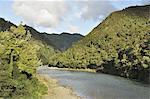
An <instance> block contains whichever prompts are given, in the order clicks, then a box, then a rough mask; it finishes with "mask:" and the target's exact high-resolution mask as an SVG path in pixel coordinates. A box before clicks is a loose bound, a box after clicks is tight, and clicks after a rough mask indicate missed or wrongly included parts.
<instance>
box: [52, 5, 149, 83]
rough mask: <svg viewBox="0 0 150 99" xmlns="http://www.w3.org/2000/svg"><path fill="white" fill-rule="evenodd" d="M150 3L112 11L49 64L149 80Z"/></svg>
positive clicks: (144, 80)
mask: <svg viewBox="0 0 150 99" xmlns="http://www.w3.org/2000/svg"><path fill="white" fill-rule="evenodd" d="M149 11H150V5H147V6H134V7H129V8H126V9H123V10H122V11H116V12H113V13H111V14H110V15H109V16H108V17H107V18H106V19H105V20H104V21H103V22H102V23H101V24H99V25H98V26H97V27H95V28H94V29H93V30H92V31H91V32H90V33H89V34H88V35H87V36H85V37H84V38H83V39H82V40H80V41H79V42H77V43H76V44H74V45H73V47H71V48H70V49H68V50H67V51H65V52H64V53H60V54H56V55H55V56H53V58H52V59H51V60H50V62H49V63H50V65H49V66H56V67H59V68H62V67H63V68H79V69H80V68H85V69H86V68H91V69H96V71H97V72H101V73H108V74H114V75H119V76H122V77H126V78H131V79H136V80H139V81H143V82H149V71H150V67H149V66H150V45H149V43H150V36H149V35H150V19H149Z"/></svg>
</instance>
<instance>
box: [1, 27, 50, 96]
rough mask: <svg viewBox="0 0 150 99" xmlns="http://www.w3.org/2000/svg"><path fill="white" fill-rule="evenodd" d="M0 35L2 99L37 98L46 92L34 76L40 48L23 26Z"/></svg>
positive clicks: (39, 62) (38, 61)
mask: <svg viewBox="0 0 150 99" xmlns="http://www.w3.org/2000/svg"><path fill="white" fill-rule="evenodd" d="M0 34H1V35H0V97H4V98H14V99H20V98H21V99H27V97H28V98H30V99H38V98H39V97H40V96H41V95H42V94H44V93H46V91H47V88H46V87H45V86H44V85H43V84H41V83H40V82H39V81H38V80H37V79H36V74H35V73H36V68H37V67H38V66H39V65H40V64H41V61H40V60H39V58H38V56H37V51H38V50H39V49H40V46H39V45H37V44H36V43H37V41H35V40H33V39H31V35H30V33H29V32H28V31H26V30H25V28H24V27H23V26H22V25H19V26H18V27H17V28H16V27H11V28H10V30H9V31H4V32H0Z"/></svg>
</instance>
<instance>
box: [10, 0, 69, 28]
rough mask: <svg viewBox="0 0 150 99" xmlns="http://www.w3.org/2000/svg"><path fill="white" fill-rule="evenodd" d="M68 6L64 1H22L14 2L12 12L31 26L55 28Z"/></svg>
mask: <svg viewBox="0 0 150 99" xmlns="http://www.w3.org/2000/svg"><path fill="white" fill-rule="evenodd" d="M68 7H69V6H68V5H67V4H66V3H65V1H64V0H58V1H41V0H40V1H39V0H32V1H22V0H15V1H14V3H13V10H14V12H15V13H16V15H18V16H21V17H22V18H23V19H24V20H25V21H27V22H28V23H30V24H33V25H39V26H43V27H55V26H57V25H58V24H59V23H60V22H61V21H62V20H63V17H64V15H65V14H66V12H67V9H68Z"/></svg>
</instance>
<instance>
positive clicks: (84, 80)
mask: <svg viewBox="0 0 150 99" xmlns="http://www.w3.org/2000/svg"><path fill="white" fill-rule="evenodd" d="M38 73H40V74H47V75H49V76H50V77H53V78H55V79H57V80H58V82H59V84H61V85H63V86H69V87H71V88H72V89H73V90H74V92H75V93H76V94H77V95H79V96H81V97H86V98H87V99H150V86H148V85H144V84H141V83H138V82H134V81H131V80H128V79H125V78H122V77H117V76H112V75H107V74H98V73H88V72H74V71H64V70H54V69H48V67H43V68H40V69H39V70H38Z"/></svg>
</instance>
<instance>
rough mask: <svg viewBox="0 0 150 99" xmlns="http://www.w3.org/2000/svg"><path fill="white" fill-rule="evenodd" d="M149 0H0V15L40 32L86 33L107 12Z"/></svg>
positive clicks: (149, 0) (106, 14)
mask: <svg viewBox="0 0 150 99" xmlns="http://www.w3.org/2000/svg"><path fill="white" fill-rule="evenodd" d="M148 4H150V0H0V17H2V18H4V19H5V20H8V21H11V22H12V23H14V24H17V25H19V24H20V23H21V22H23V24H27V25H29V26H32V27H33V28H35V29H36V30H38V31H40V32H47V33H49V34H50V33H58V34H60V33H62V32H69V33H80V34H82V35H87V34H88V33H89V32H90V31H91V30H92V29H93V28H94V27H95V26H97V25H98V24H100V22H102V20H104V19H105V18H106V17H107V16H108V15H109V14H110V13H111V12H113V11H117V10H122V9H124V8H126V7H129V6H136V5H148Z"/></svg>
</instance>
